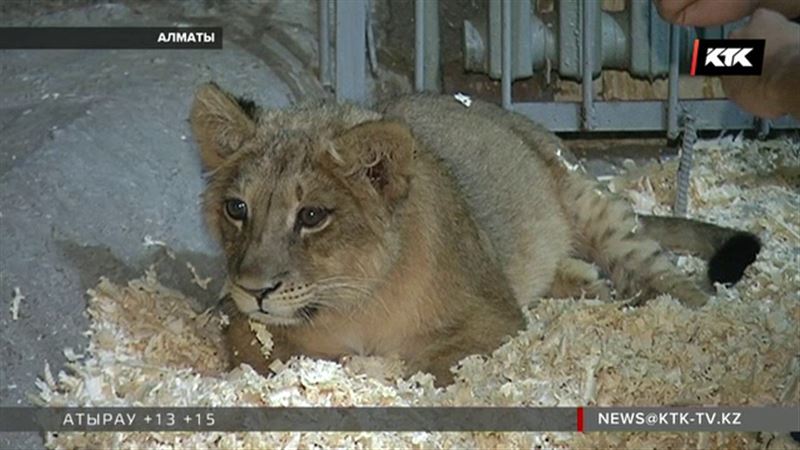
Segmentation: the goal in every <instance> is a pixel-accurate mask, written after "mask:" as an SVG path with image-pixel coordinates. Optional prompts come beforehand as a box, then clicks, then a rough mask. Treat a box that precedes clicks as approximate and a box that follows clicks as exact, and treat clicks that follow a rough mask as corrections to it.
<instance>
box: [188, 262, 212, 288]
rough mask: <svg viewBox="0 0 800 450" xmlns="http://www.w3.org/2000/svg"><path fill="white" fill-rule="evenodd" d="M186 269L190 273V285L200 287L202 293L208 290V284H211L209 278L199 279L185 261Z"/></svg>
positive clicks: (192, 266) (195, 271) (193, 268)
mask: <svg viewBox="0 0 800 450" xmlns="http://www.w3.org/2000/svg"><path fill="white" fill-rule="evenodd" d="M186 268H187V269H189V272H191V273H192V283H194V284H196V285H198V286H200V289H202V290H204V291H205V290H206V289H208V283H211V280H212V278H211V277H206V278H200V275H198V274H197V269H196V268H195V267H194V265H192V263H190V262H189V261H186Z"/></svg>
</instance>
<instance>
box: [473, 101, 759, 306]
mask: <svg viewBox="0 0 800 450" xmlns="http://www.w3.org/2000/svg"><path fill="white" fill-rule="evenodd" d="M473 106H477V107H478V109H479V112H480V113H481V114H484V115H486V116H489V117H495V118H497V119H498V120H500V121H502V122H504V123H505V124H506V125H507V126H508V127H509V128H510V129H511V130H512V131H513V132H514V133H515V134H516V135H517V136H518V137H520V138H521V139H522V140H523V141H525V142H526V143H527V144H528V146H529V147H530V148H531V150H533V151H534V152H536V153H537V155H538V156H539V157H540V158H542V160H543V161H544V162H545V163H546V165H547V166H548V168H549V170H550V173H551V174H552V176H553V178H554V179H555V181H556V183H557V185H558V193H559V197H560V202H561V206H562V208H563V210H564V212H565V213H566V215H567V217H568V218H569V219H570V221H571V222H572V224H573V229H574V233H573V249H574V251H575V253H577V255H576V256H579V257H580V258H582V259H588V260H590V261H593V262H594V263H596V264H597V265H598V266H599V267H600V268H601V269H603V270H604V271H605V272H607V273H608V275H609V277H610V278H611V280H612V282H613V283H614V286H615V288H616V289H617V291H618V293H619V294H620V295H622V296H623V297H636V298H638V299H641V300H645V299H647V298H652V297H653V296H655V295H657V294H660V293H669V294H672V295H673V296H674V297H676V298H679V299H680V300H682V301H683V302H684V303H685V304H687V305H689V306H701V305H703V304H704V303H705V302H706V301H707V299H708V295H707V294H706V293H705V292H703V290H701V289H700V287H699V286H697V285H696V284H695V283H693V282H692V281H691V280H690V279H688V277H686V276H685V275H684V274H683V273H681V272H680V271H679V270H678V268H677V267H676V266H675V265H674V264H673V263H672V261H671V260H670V259H669V258H668V257H667V255H666V254H665V253H664V252H663V250H662V246H661V245H660V243H663V245H664V246H665V247H667V248H675V249H678V250H681V249H683V250H688V251H690V252H695V253H698V254H699V256H701V257H704V258H706V259H708V260H709V268H708V277H709V280H710V281H719V282H725V283H733V282H736V281H738V280H739V279H740V278H741V277H742V274H743V272H744V269H745V268H746V267H747V266H748V265H749V264H750V263H751V262H753V261H754V260H755V257H756V255H757V254H758V252H759V250H760V247H761V246H760V243H759V241H758V239H757V238H756V237H755V236H753V235H752V234H749V233H744V232H739V231H737V230H731V229H728V228H722V227H718V226H716V225H711V224H706V223H702V222H697V221H692V220H686V219H671V218H655V217H644V216H643V217H640V218H637V216H636V214H635V213H634V211H633V209H632V208H631V206H630V205H629V204H628V202H626V201H625V200H623V199H621V198H619V197H618V196H617V195H615V194H613V193H611V192H609V191H608V190H606V189H603V188H602V187H601V186H600V185H599V184H598V183H597V182H596V181H594V180H591V179H589V178H588V177H586V176H585V175H584V174H583V173H581V171H580V170H578V169H579V163H578V161H577V159H576V158H574V156H573V155H572V154H571V153H570V152H569V150H567V148H566V147H565V146H564V145H563V143H562V142H561V140H560V139H558V137H556V136H555V135H553V134H552V133H550V132H548V131H547V130H545V129H544V128H543V127H541V126H540V125H538V124H535V123H533V122H531V121H530V120H528V119H527V118H525V117H522V116H521V115H519V114H515V113H511V112H508V111H504V110H502V109H500V108H497V107H496V106H494V105H488V104H483V103H478V104H477V105H475V104H474V105H473ZM639 219H641V223H640V220H639Z"/></svg>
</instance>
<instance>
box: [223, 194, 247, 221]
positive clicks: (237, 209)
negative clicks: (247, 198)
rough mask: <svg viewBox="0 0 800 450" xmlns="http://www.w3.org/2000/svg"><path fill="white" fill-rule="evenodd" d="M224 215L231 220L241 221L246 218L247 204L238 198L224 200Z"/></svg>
mask: <svg viewBox="0 0 800 450" xmlns="http://www.w3.org/2000/svg"><path fill="white" fill-rule="evenodd" d="M225 213H226V214H228V217H230V218H231V219H233V220H238V221H242V220H244V219H246V218H247V204H246V203H245V202H243V201H242V200H239V199H238V198H232V199H229V200H225Z"/></svg>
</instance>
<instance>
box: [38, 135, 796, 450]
mask: <svg viewBox="0 0 800 450" xmlns="http://www.w3.org/2000/svg"><path fill="white" fill-rule="evenodd" d="M674 173H675V167H674V162H673V163H667V164H664V165H658V164H655V165H652V166H649V167H646V168H643V169H636V170H633V171H631V172H630V173H628V174H627V175H624V176H621V177H618V178H616V179H614V180H612V181H611V182H610V185H609V187H610V188H611V189H612V190H615V191H617V192H620V193H623V194H624V195H626V196H628V197H629V198H630V199H631V201H632V202H633V204H634V205H635V207H636V209H637V210H638V211H639V212H648V213H649V212H656V213H669V207H668V205H669V204H671V201H672V195H673V193H672V186H673V180H674ZM798 174H800V145H798V143H797V142H792V141H789V140H787V139H781V140H773V141H767V142H755V141H749V140H742V139H741V138H730V137H728V138H724V139H722V140H713V141H700V142H698V144H697V146H696V153H695V169H694V173H693V182H692V186H691V205H690V213H691V215H692V216H693V217H697V218H702V219H706V220H710V221H713V222H717V223H722V224H729V225H731V226H737V227H741V228H743V229H747V230H751V231H754V232H756V233H758V234H759V236H761V237H762V239H763V241H764V244H765V245H764V249H763V252H762V253H761V255H760V256H759V258H758V260H757V261H756V262H755V263H754V264H753V265H752V266H751V267H750V268H749V269H748V270H747V272H746V279H745V280H743V281H742V282H741V283H740V284H739V285H737V286H736V287H734V288H730V289H725V288H722V287H720V288H719V293H718V295H717V296H716V297H715V298H714V299H713V301H712V302H711V303H710V304H709V305H708V306H706V307H704V308H703V309H701V310H699V311H692V310H688V309H686V308H684V307H682V306H681V305H680V304H679V303H678V302H677V301H675V300H674V299H672V298H669V297H667V296H664V297H660V298H658V299H655V300H654V301H651V302H650V303H648V304H647V305H646V306H643V307H640V308H636V309H622V308H620V307H619V305H618V304H605V303H601V302H599V301H595V300H591V299H544V300H540V301H538V302H536V303H535V304H533V305H531V307H530V308H529V309H528V310H527V312H526V314H527V316H528V319H529V325H528V328H527V330H525V331H524V332H521V333H520V334H519V335H517V336H516V337H514V338H513V339H511V340H510V342H508V343H507V344H505V345H503V346H502V347H501V348H499V349H498V350H497V351H496V352H494V354H493V355H492V356H491V357H488V358H483V357H478V356H474V357H469V358H466V359H465V360H463V361H462V362H461V363H460V365H459V367H457V368H456V369H455V371H456V373H457V377H456V378H457V382H456V383H455V384H454V385H452V386H449V387H448V388H446V389H444V390H442V389H436V388H434V387H433V384H432V381H433V380H432V377H431V376H429V375H426V374H417V375H415V376H412V377H411V378H408V379H401V378H399V377H397V373H398V362H397V361H386V360H381V359H375V358H352V359H350V360H349V361H346V362H345V363H344V365H340V364H338V363H333V362H326V361H314V360H310V359H306V358H296V359H292V360H290V361H288V362H287V363H286V364H285V365H282V367H279V368H278V373H277V375H275V376H273V377H270V378H264V377H262V376H260V375H258V374H257V373H255V372H254V371H253V370H252V369H251V368H249V367H248V366H242V367H239V368H237V369H235V370H233V371H226V370H225V362H224V360H223V357H222V355H223V351H222V347H221V336H220V331H219V330H220V324H221V323H222V321H223V320H224V317H222V318H221V317H219V316H217V315H216V314H211V313H208V312H206V313H198V312H196V311H195V310H194V309H193V308H192V306H191V304H192V303H191V299H187V298H186V297H184V296H183V295H182V294H181V293H179V292H176V291H173V290H170V289H168V288H165V287H164V286H162V285H160V284H159V282H158V280H157V276H156V274H155V273H153V272H148V273H147V274H146V276H144V277H143V278H141V279H137V280H133V281H131V282H130V283H129V284H128V285H127V286H118V285H114V284H112V283H110V282H109V281H106V280H103V281H101V283H100V284H99V285H98V286H97V287H96V288H95V289H94V290H92V291H90V296H91V299H90V300H89V304H88V312H89V315H90V317H91V326H90V329H89V330H88V331H87V334H88V336H89V338H90V344H89V347H88V349H87V350H86V353H85V354H83V355H76V354H75V353H74V352H73V351H72V350H66V352H65V354H66V355H67V357H68V359H69V360H70V363H69V364H68V365H67V367H65V368H64V369H63V370H61V371H59V372H58V373H57V375H55V376H54V375H53V374H52V373H51V371H50V368H49V367H48V366H47V365H46V363H45V373H44V375H43V377H42V378H41V379H40V380H38V384H37V386H38V388H39V392H38V393H37V396H38V398H39V400H40V402H41V403H42V404H46V405H58V406H61V405H68V406H127V405H132V406H212V405H213V406H232V405H240V406H256V405H269V406H277V405H292V406H334V405H336V406H352V405H365V406H379V405H380V406H384V405H400V406H412V405H419V406H431V405H496V406H511V405H524V406H578V405H687V404H692V405H777V404H782V405H787V404H794V405H796V404H799V403H800V393H799V392H798V380H799V378H800V360H799V359H798V349H800V332H799V331H798V330H799V329H800V293H799V292H798V291H800V289H798V287H799V286H800V261H798V260H799V259H800V214H798V213H797V212H798V211H800V181H799V178H800V177H798ZM679 264H680V266H681V267H682V268H684V270H686V271H687V272H689V273H699V272H701V271H702V270H703V263H702V261H699V260H697V259H696V258H693V257H689V256H684V257H681V258H680V260H679ZM261 337H262V339H264V345H265V346H268V345H269V342H268V337H265V336H264V335H263V333H261ZM45 440H46V445H47V446H48V447H49V448H164V449H170V448H189V447H191V448H270V449H271V448H329V447H336V448H464V447H470V448H475V447H480V448H609V447H617V448H658V449H664V448H689V447H691V448H719V447H726V448H763V447H771V448H775V446H777V445H783V444H786V445H791V443H790V442H789V441H787V440H786V439H785V437H775V436H771V435H756V434H745V433H685V434H678V433H614V434H611V433H591V434H585V435H580V434H571V433H503V434H500V433H303V434H300V433H294V434H291V433H212V432H210V433H196V434H193V433H161V434H158V433H60V434H58V435H57V436H56V435H47V436H45Z"/></svg>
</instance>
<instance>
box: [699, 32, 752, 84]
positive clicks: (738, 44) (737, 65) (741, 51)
mask: <svg viewBox="0 0 800 450" xmlns="http://www.w3.org/2000/svg"><path fill="white" fill-rule="evenodd" d="M765 42H766V41H764V40H763V39H695V41H694V52H693V54H692V71H691V74H692V76H694V75H761V69H762V67H763V65H764V43H765Z"/></svg>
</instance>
